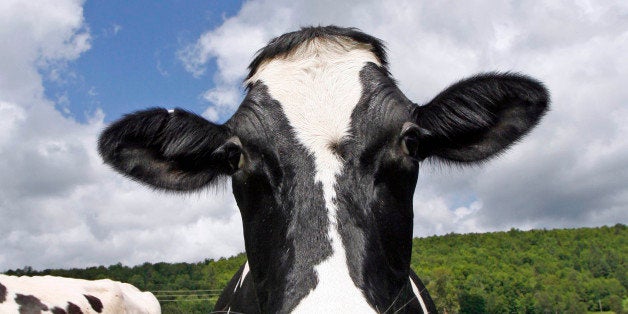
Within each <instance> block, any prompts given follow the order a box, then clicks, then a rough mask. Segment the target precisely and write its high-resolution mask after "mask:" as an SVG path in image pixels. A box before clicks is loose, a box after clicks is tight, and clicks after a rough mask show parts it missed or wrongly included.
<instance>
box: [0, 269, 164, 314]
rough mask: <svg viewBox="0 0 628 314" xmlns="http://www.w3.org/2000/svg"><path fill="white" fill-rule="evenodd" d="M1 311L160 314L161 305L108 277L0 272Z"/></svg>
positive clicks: (148, 296) (28, 313)
mask: <svg viewBox="0 0 628 314" xmlns="http://www.w3.org/2000/svg"><path fill="white" fill-rule="evenodd" d="M0 313H20V314H36V313H53V314H66V313H67V314H78V313H103V314H104V313H111V314H114V313H129V314H132V313H133V314H134V313H137V314H140V313H146V314H159V313H161V308H160V307H159V302H158V301H157V298H155V296H154V295H153V294H152V293H150V292H141V291H140V290H138V289H137V288H135V287H134V286H132V285H130V284H126V283H121V282H115V281H111V280H108V279H103V280H94V281H89V280H82V279H72V278H63V277H53V276H43V277H28V276H22V277H15V276H6V275H1V274H0Z"/></svg>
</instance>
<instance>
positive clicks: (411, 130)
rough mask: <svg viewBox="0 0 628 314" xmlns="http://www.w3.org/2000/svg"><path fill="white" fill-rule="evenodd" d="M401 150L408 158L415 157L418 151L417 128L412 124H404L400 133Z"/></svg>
mask: <svg viewBox="0 0 628 314" xmlns="http://www.w3.org/2000/svg"><path fill="white" fill-rule="evenodd" d="M400 144H401V150H402V151H403V152H404V153H405V154H406V155H408V156H410V157H415V158H416V156H417V152H418V150H419V128H418V127H417V126H416V125H415V124H413V123H406V124H405V125H404V126H403V129H402V131H401V143H400Z"/></svg>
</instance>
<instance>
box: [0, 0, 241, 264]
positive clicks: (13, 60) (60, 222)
mask: <svg viewBox="0 0 628 314" xmlns="http://www.w3.org/2000/svg"><path fill="white" fill-rule="evenodd" d="M114 30H115V27H114ZM90 41H91V39H90V34H89V28H88V27H87V25H86V24H85V21H84V18H83V10H82V1H71V0H68V1H50V2H42V1H39V2H37V3H36V4H31V3H29V2H24V1H2V2H0V42H4V43H12V45H11V46H7V47H4V48H6V49H2V50H0V160H2V163H0V173H1V175H0V247H1V248H2V250H1V251H0V271H2V270H5V269H8V268H18V267H22V266H25V265H30V266H33V267H36V268H51V267H72V266H76V267H84V266H87V265H102V264H105V265H106V264H113V263H117V262H119V261H120V262H124V263H126V264H138V263H142V262H144V261H154V262H157V261H198V260H202V259H205V258H210V257H219V256H225V255H231V254H235V253H238V252H240V251H242V247H243V243H242V238H241V234H242V232H241V223H240V219H239V213H238V211H237V209H236V208H235V205H234V201H233V197H232V196H231V195H230V194H229V193H228V192H225V191H223V190H226V188H224V187H222V188H218V189H216V190H217V191H208V192H206V193H200V194H195V195H188V196H184V195H172V194H164V193H158V192H155V191H152V190H150V189H147V188H144V187H142V186H140V185H139V184H137V183H134V182H129V181H128V180H126V179H125V178H123V177H122V176H120V175H118V174H116V173H114V172H113V171H112V170H111V169H109V168H108V167H106V166H104V165H103V163H102V160H101V159H100V157H99V156H98V154H97V153H96V139H97V136H98V133H99V132H100V131H101V130H102V129H103V127H104V123H103V117H104V114H103V113H102V112H100V111H97V112H96V113H95V114H94V115H93V116H92V117H90V119H89V121H88V122H87V123H79V122H77V121H75V120H73V119H72V118H68V117H64V116H63V115H62V114H61V112H59V111H57V110H56V109H55V106H57V107H59V106H60V107H61V109H63V107H64V106H65V105H67V100H65V99H64V97H63V95H60V96H59V97H58V98H57V99H56V101H58V103H56V104H55V103H54V102H53V101H52V100H49V99H46V97H45V96H44V88H43V84H42V81H43V78H42V75H45V73H52V72H55V73H57V74H56V75H58V78H60V79H63V75H66V74H67V73H66V72H65V71H64V69H65V67H66V65H67V63H68V62H71V61H72V60H75V59H76V58H78V57H80V55H81V53H83V52H85V51H86V50H88V49H89V48H90ZM42 73H43V74H42ZM89 94H90V95H92V96H95V95H96V91H95V89H93V88H92V89H90V91H89ZM239 230H240V231H239Z"/></svg>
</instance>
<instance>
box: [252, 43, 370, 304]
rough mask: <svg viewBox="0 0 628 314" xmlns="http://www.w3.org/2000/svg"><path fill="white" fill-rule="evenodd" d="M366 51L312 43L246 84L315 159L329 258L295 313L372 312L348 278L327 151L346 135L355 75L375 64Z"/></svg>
mask: <svg viewBox="0 0 628 314" xmlns="http://www.w3.org/2000/svg"><path fill="white" fill-rule="evenodd" d="M370 49H371V46H370V45H366V44H360V43H357V42H354V41H352V40H349V39H338V40H333V41H332V40H325V39H318V38H317V39H313V40H311V41H309V42H306V43H304V44H302V45H301V46H299V47H297V48H296V49H295V50H294V51H293V52H291V53H290V54H288V55H287V56H283V57H282V56H280V57H277V58H275V59H272V60H270V61H266V62H264V63H262V64H261V65H260V67H259V68H258V70H257V72H256V73H255V75H253V76H252V77H251V78H250V79H249V83H253V82H256V81H258V80H259V81H261V82H263V83H264V84H265V85H266V86H267V87H268V90H269V93H270V95H271V96H272V97H273V98H274V99H276V100H278V101H279V102H280V103H281V106H282V108H283V111H284V113H285V114H286V116H287V118H288V121H289V123H290V125H291V126H292V128H294V130H295V133H296V137H297V139H298V140H299V142H300V143H301V144H303V146H305V147H306V148H307V149H308V151H309V152H310V154H312V156H313V157H314V160H315V164H316V174H315V175H314V179H315V181H316V182H320V183H321V184H322V186H323V193H324V199H325V205H326V208H327V211H328V216H329V221H330V228H329V233H328V238H329V239H330V241H331V246H332V249H333V253H332V255H331V256H330V257H329V258H328V259H326V260H325V261H323V262H322V263H321V264H319V265H317V266H316V267H315V268H314V269H315V271H316V273H317V276H318V285H317V286H316V288H315V289H314V290H312V291H311V292H310V293H309V294H308V295H307V296H306V297H305V298H304V299H303V300H301V302H300V303H299V304H298V306H297V307H296V308H295V309H294V312H298V313H343V312H345V313H374V312H375V311H374V310H373V309H372V308H371V307H370V305H369V304H368V302H367V301H366V299H365V297H364V295H363V293H362V291H361V290H360V289H358V288H357V287H356V286H355V284H354V283H353V280H352V279H351V277H350V275H349V269H348V266H347V257H346V253H345V248H344V247H343V245H342V239H341V238H340V234H339V233H338V227H337V219H336V216H337V207H336V205H335V204H334V201H333V200H334V199H335V197H336V192H335V188H334V187H335V184H336V177H337V175H338V174H340V172H341V171H342V168H343V164H342V161H341V160H340V159H339V158H338V156H336V155H335V154H334V152H333V151H332V149H331V148H330V147H331V146H332V145H334V144H336V143H338V142H339V141H340V140H341V139H343V138H345V137H348V136H351V134H349V128H350V122H351V113H352V112H353V109H354V108H355V107H356V105H357V104H358V101H359V100H360V97H361V94H362V84H361V82H360V75H359V74H360V71H361V70H362V68H363V67H364V65H365V64H366V63H367V62H373V63H375V64H377V65H380V62H379V61H378V59H377V57H376V56H375V55H374V54H373V53H372V52H370Z"/></svg>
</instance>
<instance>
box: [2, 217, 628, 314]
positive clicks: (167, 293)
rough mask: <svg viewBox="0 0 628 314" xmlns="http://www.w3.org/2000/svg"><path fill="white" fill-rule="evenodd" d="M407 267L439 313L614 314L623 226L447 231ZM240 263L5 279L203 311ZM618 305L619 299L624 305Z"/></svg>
mask: <svg viewBox="0 0 628 314" xmlns="http://www.w3.org/2000/svg"><path fill="white" fill-rule="evenodd" d="M413 241H414V242H413V251H412V268H413V269H414V270H415V271H416V272H417V274H419V276H420V277H421V279H423V281H424V282H425V283H426V285H427V286H428V289H429V291H430V293H431V294H432V297H433V298H434V300H435V302H436V304H437V306H438V308H439V309H440V311H441V313H548V312H549V313H586V312H587V311H599V310H600V306H601V307H602V310H604V311H609V310H612V311H615V312H622V311H623V310H622V300H624V299H627V291H628V264H627V261H628V227H627V226H626V225H622V224H617V225H615V226H613V227H600V228H579V229H557V230H531V231H519V230H516V229H512V230H510V231H508V232H495V233H484V234H463V235H461V234H448V235H445V236H433V237H427V238H415V239H414V240H413ZM245 260H246V256H245V255H244V254H240V255H237V256H234V257H230V258H221V259H219V260H210V259H208V260H205V261H203V262H199V263H175V264H167V263H156V264H150V263H145V264H143V265H139V266H135V267H127V266H123V265H121V264H116V265H111V266H109V267H104V266H100V267H90V268H86V269H69V270H50V269H47V270H43V271H35V270H33V269H31V268H30V267H25V268H23V269H19V270H10V271H8V272H6V273H7V274H9V275H31V276H33V275H55V276H66V277H76V278H85V279H101V278H111V279H114V280H120V281H125V282H129V283H131V284H133V285H135V286H137V287H138V288H140V289H142V290H149V291H153V292H155V294H156V295H157V296H158V298H159V299H160V302H161V304H162V308H163V312H164V313H207V312H209V311H211V309H212V308H213V304H214V302H215V301H216V298H217V296H218V294H219V293H220V291H221V289H222V288H223V287H224V286H225V285H226V283H227V282H228V281H229V279H230V278H231V276H233V274H234V273H235V271H236V270H237V269H238V267H239V266H240V265H242V263H244V261H245ZM624 303H626V301H625V300H624Z"/></svg>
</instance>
